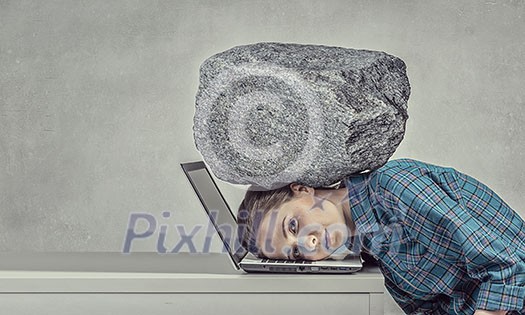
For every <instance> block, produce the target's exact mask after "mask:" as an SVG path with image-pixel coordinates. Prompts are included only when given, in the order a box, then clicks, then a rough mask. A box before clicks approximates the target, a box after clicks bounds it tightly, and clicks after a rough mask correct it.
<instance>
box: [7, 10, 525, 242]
mask: <svg viewBox="0 0 525 315" xmlns="http://www.w3.org/2000/svg"><path fill="white" fill-rule="evenodd" d="M524 34H525V1H523V0H488V1H473V0H470V1H461V2H459V1H322V2H321V1H32V2H31V1H5V0H3V1H0V231H1V232H0V251H121V250H122V245H123V240H124V236H125V233H126V229H127V224H128V221H129V215H130V213H133V212H146V213H150V214H152V215H154V216H156V218H157V219H158V221H159V224H160V223H163V224H168V225H169V226H170V228H169V229H168V239H167V241H166V242H165V244H166V247H168V248H170V247H173V246H174V245H175V244H176V243H177V240H178V239H179V235H178V233H177V231H176V229H175V228H174V227H173V226H174V225H175V224H184V225H185V226H186V229H187V230H188V231H190V230H191V229H192V228H193V227H194V226H197V225H204V226H205V225H206V223H207V221H206V217H205V216H204V215H203V211H202V209H201V206H200V204H199V203H198V200H197V198H196V197H195V196H194V193H193V190H192V189H191V187H190V186H189V184H188V183H187V181H186V179H185V178H184V177H183V173H182V172H181V170H180V167H179V163H180V162H186V161H192V160H198V159H200V158H201V157H200V155H199V153H198V152H197V151H196V149H195V147H194V144H193V139H192V118H193V108H194V96H195V93H196V90H197V86H198V70H199V65H200V63H201V62H202V61H203V60H204V59H206V58H207V57H209V56H211V55H212V54H214V53H217V52H219V51H223V50H226V49H228V48H231V47H232V46H235V45H241V44H248V43H255V42H260V41H280V42H295V43H310V44H324V45H334V46H343V47H351V48H364V49H372V50H382V51H385V52H388V53H390V54H394V55H396V56H398V57H400V58H402V59H403V60H405V62H406V63H407V65H408V75H409V78H410V81H411V85H412V95H411V98H410V101H409V114H410V119H409V122H408V126H407V133H406V136H405V139H404V141H403V142H402V144H401V146H400V147H399V149H398V150H397V152H396V154H395V155H394V157H411V158H416V159H421V160H424V161H428V162H431V163H436V164H441V165H447V166H453V167H455V168H457V169H459V170H461V171H464V172H466V173H469V174H470V175H472V176H474V177H476V178H478V179H480V180H482V181H483V182H485V183H487V184H488V185H489V186H491V187H492V188H493V189H494V190H496V191H497V192H498V193H499V194H500V195H501V196H502V197H503V198H504V199H505V200H506V201H508V203H509V204H510V205H511V206H512V207H513V208H514V209H516V210H517V211H518V212H520V213H521V214H522V215H525V207H524V206H523V205H524V203H525V194H524V192H525V189H524V177H525V166H524V165H523V161H524V155H525V141H523V139H524V136H525V128H524V123H525V115H524V106H525V89H523V85H524V82H525V40H524V39H525V38H524ZM221 187H222V188H223V189H224V191H225V194H226V197H227V198H228V199H229V201H230V202H231V203H232V204H234V205H235V206H236V205H237V204H238V202H239V201H240V200H241V198H242V194H243V190H242V187H234V186H231V185H227V184H224V183H221ZM163 211H169V212H170V213H171V217H170V218H169V219H163V218H162V217H161V213H162V212H163ZM141 228H142V230H144V229H145V228H147V225H146V224H143V226H142V227H140V226H139V227H137V230H140V229H141ZM203 229H204V228H203ZM204 234H205V233H204V231H203V230H201V231H200V232H199V233H197V235H196V236H195V238H194V243H195V245H196V248H197V250H199V249H200V247H202V242H203V238H204ZM156 242H157V239H156V237H154V236H152V237H150V238H149V239H146V240H141V241H137V242H135V243H133V246H132V250H133V251H155V250H156ZM212 249H213V251H220V250H221V247H220V244H219V243H218V241H217V239H216V238H215V241H214V244H213V247H212ZM183 250H184V251H187V250H189V249H188V248H187V247H184V248H183Z"/></svg>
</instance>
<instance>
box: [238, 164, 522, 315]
mask: <svg viewBox="0 0 525 315" xmlns="http://www.w3.org/2000/svg"><path fill="white" fill-rule="evenodd" d="M344 183H345V187H340V188H336V189H315V188H312V187H307V186H304V185H301V184H298V183H292V184H290V185H288V186H285V187H283V188H280V189H277V190H273V191H253V190H249V191H248V192H247V193H246V196H245V198H244V200H243V202H242V203H241V205H240V208H239V213H238V223H239V226H240V227H242V230H243V231H242V233H241V239H242V243H243V245H244V246H245V247H246V248H248V250H250V251H251V252H253V253H255V254H257V255H259V256H261V257H268V258H280V259H311V260H318V259H324V258H328V257H330V255H331V254H332V253H334V252H337V250H338V249H339V248H340V247H341V246H347V247H350V248H351V249H352V250H360V251H361V252H364V253H369V254H371V255H373V256H374V258H376V259H377V260H378V261H379V265H380V269H381V271H382V273H383V275H384V277H385V285H386V287H387V289H388V290H389V292H390V293H391V295H392V297H393V298H394V299H395V300H396V302H397V303H398V304H399V305H400V307H401V308H402V309H403V310H404V311H405V312H406V313H417V314H473V313H474V314H476V315H481V314H507V313H508V314H525V306H524V300H525V223H524V221H523V219H522V218H520V216H519V215H518V214H517V213H516V212H514V211H513V210H512V209H511V208H510V207H509V206H508V205H507V204H506V203H505V202H504V201H503V200H501V199H500V198H499V197H498V196H497V195H496V194H495V193H494V192H493V191H492V190H490V189H489V188H488V187H487V186H485V185H484V184H482V183H480V182H479V181H477V180H475V179H473V178H472V177H470V176H468V175H466V174H463V173H461V172H458V171H456V170H454V169H452V168H445V167H439V166H435V165H431V164H427V163H423V162H419V161H415V160H409V159H402V160H394V161H390V162H388V163H387V164H386V165H384V166H383V167H381V168H379V169H377V170H375V171H372V172H370V173H368V174H360V175H355V176H349V177H347V178H346V179H345V180H344Z"/></svg>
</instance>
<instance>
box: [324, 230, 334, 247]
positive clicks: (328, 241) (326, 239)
mask: <svg viewBox="0 0 525 315" xmlns="http://www.w3.org/2000/svg"><path fill="white" fill-rule="evenodd" d="M324 241H325V244H326V248H327V249H329V248H330V245H332V244H331V240H330V233H328V230H327V229H324Z"/></svg>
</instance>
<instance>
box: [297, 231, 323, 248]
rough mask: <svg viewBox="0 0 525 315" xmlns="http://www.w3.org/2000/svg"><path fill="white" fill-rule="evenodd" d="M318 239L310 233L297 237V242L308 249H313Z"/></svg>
mask: <svg viewBox="0 0 525 315" xmlns="http://www.w3.org/2000/svg"><path fill="white" fill-rule="evenodd" d="M318 242H319V240H318V239H317V236H315V235H313V234H310V235H305V236H303V237H301V238H299V244H300V245H301V246H302V247H304V248H305V249H306V250H308V251H313V250H315V248H316V247H317V243H318Z"/></svg>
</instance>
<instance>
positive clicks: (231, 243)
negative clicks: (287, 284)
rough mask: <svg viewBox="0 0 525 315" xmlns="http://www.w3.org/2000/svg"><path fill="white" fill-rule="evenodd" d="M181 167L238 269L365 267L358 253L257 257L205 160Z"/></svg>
mask: <svg viewBox="0 0 525 315" xmlns="http://www.w3.org/2000/svg"><path fill="white" fill-rule="evenodd" d="M181 166H182V169H183V170H184V173H185V174H186V176H187V177H188V180H189V182H190V183H191V185H192V187H193V189H194V190H195V193H196V194H197V196H198V197H199V200H200V201H201V203H202V206H203V207H204V210H205V211H206V214H207V215H208V217H209V219H210V220H211V222H212V223H213V226H214V227H215V230H216V231H217V233H218V234H219V237H220V239H221V240H222V242H223V244H224V248H225V249H226V250H227V252H228V254H229V256H230V257H231V259H232V262H233V264H234V266H235V268H236V269H237V270H239V269H243V270H244V271H246V272H272V273H278V272H281V273H353V272H356V271H359V270H360V269H361V268H362V262H363V261H362V259H361V257H360V256H359V255H358V254H355V253H351V254H349V255H347V256H346V257H344V258H343V259H342V260H331V259H326V260H318V261H309V260H282V259H265V258H258V257H256V256H255V255H253V254H252V253H250V252H249V251H248V250H247V249H245V248H244V247H243V246H242V245H241V242H240V240H239V238H238V235H237V222H236V220H235V216H234V215H233V212H232V211H231V208H230V207H229V206H228V203H227V202H226V200H225V199H224V197H223V195H222V193H221V192H220V190H219V187H217V184H216V183H215V181H214V180H213V178H212V176H211V174H210V172H209V170H208V169H207V167H206V165H205V164H204V162H203V161H198V162H190V163H182V164H181Z"/></svg>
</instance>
